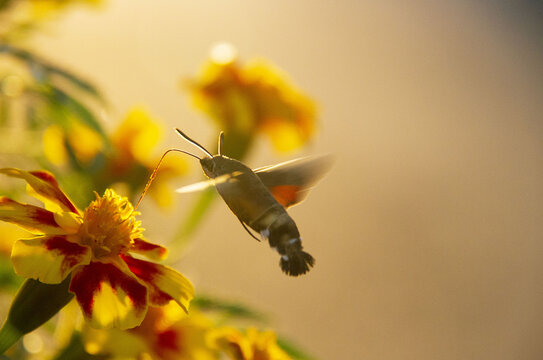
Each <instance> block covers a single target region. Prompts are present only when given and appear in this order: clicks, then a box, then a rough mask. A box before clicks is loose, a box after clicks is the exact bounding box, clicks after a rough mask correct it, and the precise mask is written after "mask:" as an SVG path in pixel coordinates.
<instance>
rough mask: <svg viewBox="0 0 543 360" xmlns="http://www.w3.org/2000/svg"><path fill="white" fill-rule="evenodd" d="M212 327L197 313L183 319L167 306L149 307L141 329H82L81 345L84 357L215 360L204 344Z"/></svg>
mask: <svg viewBox="0 0 543 360" xmlns="http://www.w3.org/2000/svg"><path fill="white" fill-rule="evenodd" d="M212 327H213V322H212V321H211V319H209V318H207V317H206V316H204V315H202V314H201V313H199V312H198V311H196V312H195V311H191V313H190V314H189V315H187V314H185V313H183V312H182V311H180V309H179V306H176V304H175V303H173V302H170V303H169V304H168V305H166V306H161V307H150V308H149V311H148V312H147V315H146V316H145V319H144V320H143V322H142V323H141V325H139V326H137V327H135V328H133V329H130V331H120V330H118V329H107V330H103V329H91V328H89V327H85V328H84V329H83V341H84V345H85V350H86V351H87V352H88V353H90V354H92V355H103V354H107V355H109V356H111V357H112V358H114V359H144V358H145V359H146V358H149V359H157V360H174V359H175V360H193V359H198V360H218V359H219V356H218V352H217V351H216V349H214V348H210V347H208V346H207V343H206V336H205V335H206V333H207V331H209V330H210V329H212ZM119 344H123V346H119Z"/></svg>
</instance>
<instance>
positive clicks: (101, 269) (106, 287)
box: [70, 262, 148, 330]
mask: <svg viewBox="0 0 543 360" xmlns="http://www.w3.org/2000/svg"><path fill="white" fill-rule="evenodd" d="M70 291H71V292H73V293H74V294H75V296H76V299H77V302H78V303H79V305H80V306H81V309H82V310H83V315H84V316H85V318H86V319H87V320H88V321H89V322H90V324H91V326H93V327H97V328H108V327H117V328H120V329H121V330H124V329H130V328H133V327H135V326H137V325H139V324H140V323H141V322H142V320H143V318H144V316H145V314H146V313H147V302H148V301H147V288H146V287H145V285H143V284H141V283H140V281H138V279H137V278H136V277H135V276H133V275H132V274H130V275H129V274H126V273H125V272H123V271H122V270H120V269H119V268H118V267H117V266H115V265H114V264H111V263H101V262H91V263H90V264H89V265H87V266H84V267H83V268H81V270H79V271H76V272H75V273H74V275H73V276H72V282H71V284H70Z"/></svg>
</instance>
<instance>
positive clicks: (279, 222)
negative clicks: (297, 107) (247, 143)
mask: <svg viewBox="0 0 543 360" xmlns="http://www.w3.org/2000/svg"><path fill="white" fill-rule="evenodd" d="M176 131H177V133H178V134H179V135H181V137H183V138H184V139H185V140H187V141H188V142H190V143H191V144H193V145H195V146H196V147H198V148H199V149H200V150H202V151H203V152H204V153H205V154H206V156H205V157H202V158H198V157H197V156H196V155H194V154H189V153H187V152H185V151H182V152H184V153H187V154H189V155H191V156H194V157H196V158H198V159H199V160H200V165H201V166H202V169H203V171H204V173H205V175H206V176H207V177H208V178H209V180H207V181H204V182H200V183H197V184H192V185H188V186H185V187H182V188H179V189H177V192H189V191H194V190H201V189H204V188H207V187H210V186H215V187H216V189H217V191H218V192H219V194H220V195H221V197H222V198H223V200H224V202H225V203H226V205H227V206H228V207H229V208H230V210H232V212H233V213H234V215H235V216H236V217H237V218H238V219H239V221H240V222H241V224H242V225H243V227H244V228H245V230H246V231H247V232H248V233H249V234H250V235H251V236H252V237H254V238H255V239H256V240H258V241H260V239H259V238H257V237H256V236H255V235H254V234H253V233H252V232H251V231H250V230H249V228H250V229H252V230H253V231H255V232H256V233H258V234H259V235H260V236H261V237H262V238H263V239H267V240H268V241H269V244H270V247H271V248H273V249H275V250H276V251H277V252H278V253H279V254H280V255H281V260H280V266H281V269H282V270H283V272H285V273H286V274H287V275H290V276H298V275H302V274H305V273H306V272H308V271H309V269H310V268H311V267H313V265H314V263H315V259H314V258H313V257H312V256H311V255H309V254H308V253H307V252H305V251H304V250H303V247H302V240H301V237H300V232H299V231H298V227H297V226H296V223H295V222H294V220H293V219H292V218H291V217H290V215H289V214H288V213H287V211H286V209H287V208H288V207H290V206H293V205H295V204H297V203H299V202H301V201H302V200H303V199H304V198H305V197H306V196H307V193H308V191H309V189H310V186H312V185H313V184H315V183H316V182H317V180H319V179H320V178H321V177H322V176H323V175H324V173H325V172H326V171H328V170H329V168H330V166H331V164H332V159H331V156H320V157H310V158H302V159H297V160H291V161H287V162H284V163H281V164H277V165H273V166H267V167H262V168H259V169H255V170H251V169H250V168H249V167H247V166H246V165H244V164H243V163H242V162H240V161H238V160H235V159H231V158H229V157H226V156H224V155H222V153H221V148H222V143H223V133H222V132H221V134H220V136H219V146H218V149H219V150H218V152H219V153H218V154H217V155H212V154H211V153H210V152H209V151H207V150H206V149H205V148H204V147H203V146H202V145H200V144H198V143H197V142H196V141H194V140H192V139H191V138H189V137H188V136H187V135H186V134H184V133H183V132H182V131H181V130H179V129H176Z"/></svg>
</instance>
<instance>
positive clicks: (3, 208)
mask: <svg viewBox="0 0 543 360" xmlns="http://www.w3.org/2000/svg"><path fill="white" fill-rule="evenodd" d="M0 220H2V221H6V222H10V223H13V224H16V225H19V226H20V227H23V228H25V229H28V230H30V231H33V230H37V231H39V232H42V233H44V234H61V233H64V232H65V231H64V230H63V229H62V228H61V227H60V226H59V225H58V224H57V222H56V221H55V214H54V213H53V212H51V211H49V210H45V209H43V208H41V207H37V206H34V205H27V204H21V203H19V202H17V201H15V200H11V199H9V198H7V197H4V196H0Z"/></svg>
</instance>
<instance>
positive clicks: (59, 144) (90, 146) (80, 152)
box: [43, 120, 104, 166]
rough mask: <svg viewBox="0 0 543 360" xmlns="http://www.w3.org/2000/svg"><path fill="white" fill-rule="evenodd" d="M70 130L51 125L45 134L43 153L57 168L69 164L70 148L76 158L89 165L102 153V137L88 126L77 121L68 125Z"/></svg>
mask: <svg viewBox="0 0 543 360" xmlns="http://www.w3.org/2000/svg"><path fill="white" fill-rule="evenodd" d="M68 128H69V129H68V130H64V129H62V128H61V127H60V126H58V125H51V126H49V127H48V128H47V129H45V131H44V132H43V153H44V155H45V157H46V158H47V160H49V161H50V162H51V163H52V164H54V165H57V166H63V165H66V163H67V162H68V150H67V149H66V146H69V147H70V148H71V150H72V151H73V153H74V155H75V157H76V158H77V159H78V160H79V161H80V162H82V163H88V162H90V161H91V160H92V159H94V157H95V156H96V155H98V153H99V152H100V151H102V150H103V148H104V144H103V141H102V138H101V137H100V135H99V134H98V133H97V132H96V131H94V130H92V129H91V128H89V127H88V126H86V125H83V124H81V123H80V122H77V121H75V120H74V121H70V122H69V123H68Z"/></svg>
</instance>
